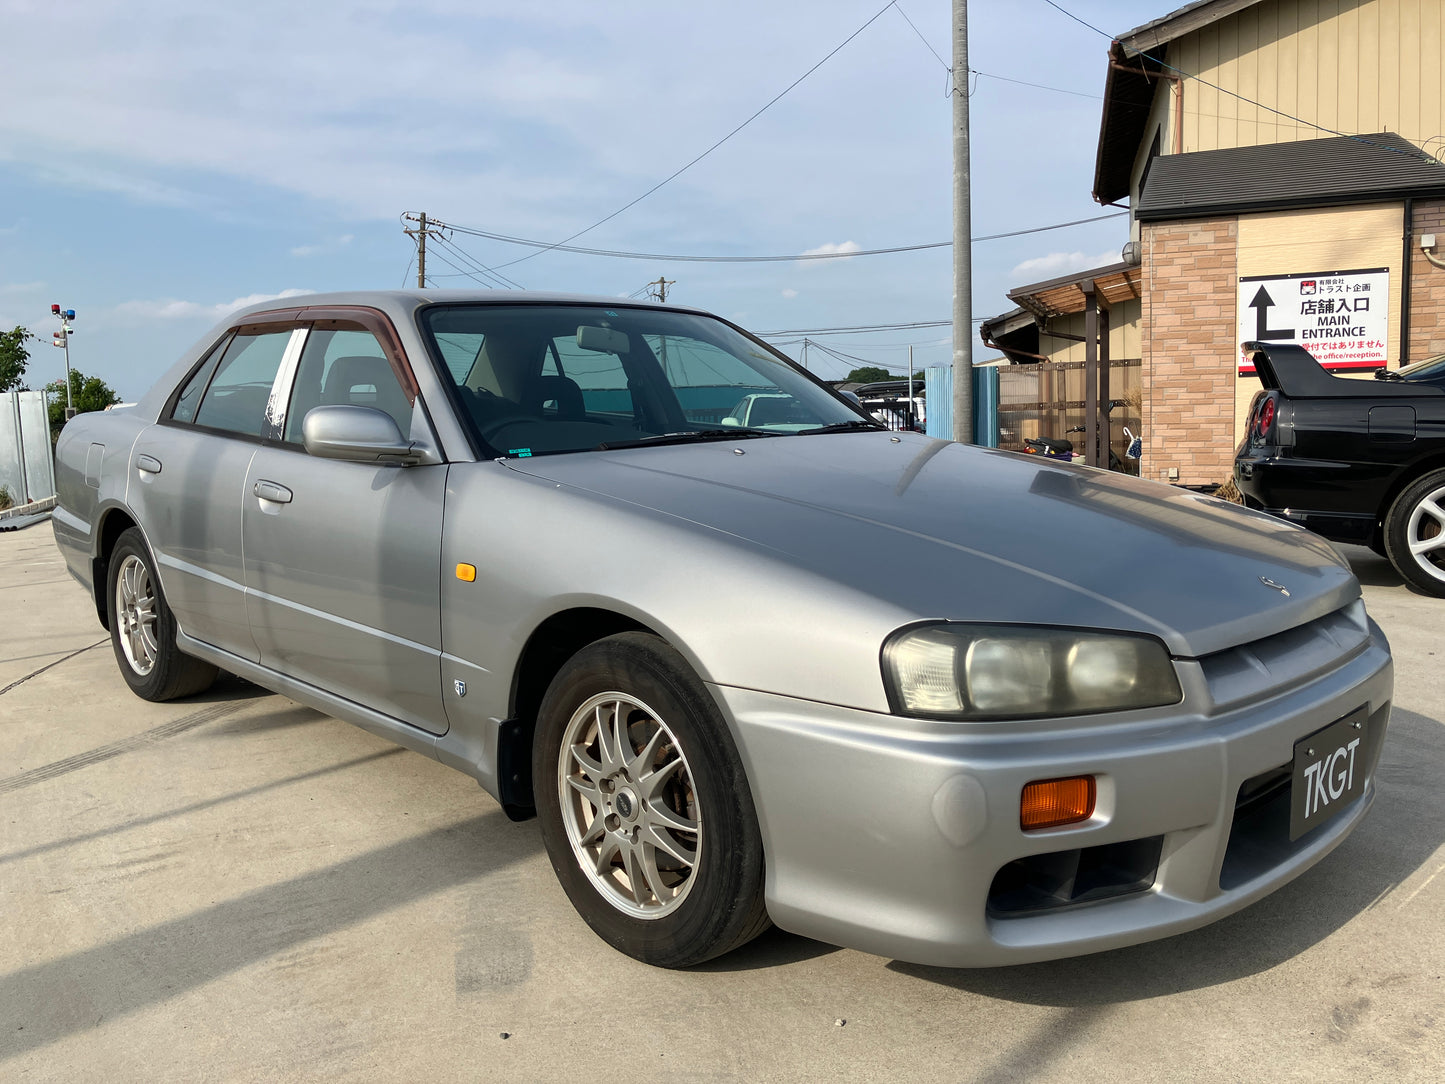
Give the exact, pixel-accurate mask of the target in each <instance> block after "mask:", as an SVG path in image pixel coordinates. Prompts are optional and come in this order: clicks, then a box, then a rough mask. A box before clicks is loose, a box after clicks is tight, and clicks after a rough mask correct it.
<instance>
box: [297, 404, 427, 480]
mask: <svg viewBox="0 0 1445 1084" xmlns="http://www.w3.org/2000/svg"><path fill="white" fill-rule="evenodd" d="M301 440H302V442H303V443H304V444H305V445H306V451H307V453H308V454H310V455H314V456H316V457H317V458H318V459H344V460H347V461H348V462H352V463H394V464H400V465H401V466H406V467H410V466H413V465H414V464H416V463H420V462H421V459H422V455H421V452H420V449H418V448H417V447H416V445H414V444H413V443H412V442H411V441H409V440H407V439H406V438H405V437H404V436H402V435H401V430H400V429H398V428H397V427H396V422H395V421H393V420H392V417H391V415H390V414H387V413H385V412H384V411H380V410H376V409H374V408H373V407H364V406H319V407H316V408H314V409H313V410H310V411H308V412H307V414H306V418H305V420H304V421H302V423H301Z"/></svg>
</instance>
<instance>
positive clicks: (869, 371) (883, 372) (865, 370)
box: [848, 365, 898, 384]
mask: <svg viewBox="0 0 1445 1084" xmlns="http://www.w3.org/2000/svg"><path fill="white" fill-rule="evenodd" d="M848 379H849V380H850V381H852V382H853V383H855V384H875V383H877V382H878V381H880V380H897V379H898V377H896V376H894V375H893V374H892V373H890V372H889V371H888V370H887V369H880V368H879V367H878V366H876V365H864V366H862V367H860V368H857V369H854V370H853V371H852V372H851V373H849V374H848Z"/></svg>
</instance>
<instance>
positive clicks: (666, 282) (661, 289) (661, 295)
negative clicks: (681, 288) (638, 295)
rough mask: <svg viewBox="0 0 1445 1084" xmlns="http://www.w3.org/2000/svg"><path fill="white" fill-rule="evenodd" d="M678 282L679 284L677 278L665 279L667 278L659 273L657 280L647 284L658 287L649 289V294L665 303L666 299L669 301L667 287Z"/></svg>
mask: <svg viewBox="0 0 1445 1084" xmlns="http://www.w3.org/2000/svg"><path fill="white" fill-rule="evenodd" d="M676 284H677V279H665V278H663V277H662V276H661V275H658V276H657V281H656V282H649V283H648V284H647V285H649V286H656V287H657V289H656V290H648V291H647V292H648V295H649V296H650V297H652V298H654V299H655V300H657V301H661V302H663V303H666V301H667V288H668V287H669V286H674V285H676Z"/></svg>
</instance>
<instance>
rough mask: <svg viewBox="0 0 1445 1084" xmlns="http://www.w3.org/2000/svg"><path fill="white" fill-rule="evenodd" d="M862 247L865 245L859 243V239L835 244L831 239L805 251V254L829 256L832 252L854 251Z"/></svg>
mask: <svg viewBox="0 0 1445 1084" xmlns="http://www.w3.org/2000/svg"><path fill="white" fill-rule="evenodd" d="M860 249H863V246H861V244H858V243H857V241H842V243H841V244H834V243H832V241H829V243H828V244H819V246H818V247H816V249H808V250H805V251H803V256H828V254H832V253H854V251H858V250H860Z"/></svg>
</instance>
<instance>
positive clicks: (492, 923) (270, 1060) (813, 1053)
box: [0, 525, 1445, 1082]
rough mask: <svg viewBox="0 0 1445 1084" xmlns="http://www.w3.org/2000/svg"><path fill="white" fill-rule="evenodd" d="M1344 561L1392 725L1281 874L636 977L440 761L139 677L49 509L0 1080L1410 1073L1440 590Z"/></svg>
mask: <svg viewBox="0 0 1445 1084" xmlns="http://www.w3.org/2000/svg"><path fill="white" fill-rule="evenodd" d="M1348 556H1349V557H1350V559H1351V561H1352V563H1353V564H1354V565H1355V568H1356V570H1357V572H1358V573H1359V575H1360V576H1361V578H1362V580H1363V581H1364V582H1365V584H1366V597H1367V601H1368V605H1369V608H1370V611H1371V613H1372V614H1373V615H1374V616H1375V618H1376V619H1377V620H1378V621H1380V623H1381V624H1382V625H1383V626H1384V628H1385V629H1386V631H1387V633H1388V634H1389V636H1390V638H1391V641H1392V644H1393V646H1394V649H1395V653H1396V660H1397V690H1396V691H1397V697H1396V707H1395V715H1394V720H1393V722H1392V725H1391V731H1390V737H1389V740H1388V742H1387V745H1386V748H1385V752H1384V756H1383V760H1382V763H1381V766H1380V771H1379V776H1378V779H1379V789H1380V795H1379V799H1378V801H1377V803H1376V806H1375V809H1374V811H1373V812H1372V814H1371V815H1370V817H1369V818H1368V819H1367V820H1366V821H1365V823H1364V824H1363V825H1362V826H1361V828H1360V829H1359V830H1358V831H1357V832H1356V833H1355V834H1354V835H1353V836H1352V837H1351V838H1350V839H1349V840H1348V841H1347V842H1346V843H1345V844H1344V845H1343V846H1342V847H1341V848H1340V849H1339V850H1338V851H1336V852H1335V854H1334V855H1332V856H1331V857H1330V858H1328V859H1326V860H1325V861H1324V862H1323V863H1322V864H1321V865H1320V866H1318V867H1316V868H1315V869H1314V870H1312V871H1311V872H1309V873H1308V874H1306V875H1305V876H1304V877H1302V878H1300V879H1299V880H1298V881H1296V882H1294V883H1293V884H1291V885H1290V886H1288V887H1287V888H1285V889H1283V890H1281V891H1280V892H1278V893H1276V894H1274V895H1273V896H1271V897H1269V898H1267V899H1266V900H1264V901H1262V902H1261V903H1259V904H1256V905H1255V906H1253V907H1251V908H1249V909H1247V910H1245V911H1244V912H1242V913H1240V914H1238V915H1235V916H1233V917H1231V918H1229V919H1226V920H1224V921H1222V922H1220V923H1218V924H1216V925H1214V926H1212V927H1209V928H1207V929H1204V930H1201V931H1198V932H1196V933H1192V934H1188V935H1185V936H1182V937H1176V938H1172V939H1169V940H1166V941H1161V942H1156V943H1154V944H1151V945H1145V946H1141V947H1138V948H1134V949H1127V950H1121V951H1117V952H1111V953H1105V954H1102V955H1097V956H1089V957H1083V958H1080V959H1075V960H1066V961H1061V962H1057V963H1051V964H1038V965H1032V966H1028V967H1019V968H1009V969H1001V970H989V971H946V970H940V969H931V968H923V967H916V966H912V965H904V964H898V963H893V962H890V961H887V960H884V959H880V958H877V957H873V956H868V955H864V954H862V953H857V952H852V951H846V950H841V949H835V948H832V947H830V946H827V945H822V944H819V943H816V942H812V941H808V940H805V939H802V938H798V937H793V936H790V935H787V934H783V933H779V932H777V931H773V932H770V933H769V934H767V935H765V936H764V937H763V938H762V939H760V940H759V941H758V942H756V943H754V944H753V945H752V946H749V947H748V948H746V949H744V950H742V951H740V952H738V953H735V954H733V955H732V956H729V957H726V958H725V959H723V960H720V961H717V962H716V963H714V964H713V965H710V966H708V967H704V968H701V969H698V970H695V971H691V972H666V971H659V970H655V969H652V968H648V967H645V966H643V965H641V964H638V963H635V962H634V961H632V960H630V959H628V958H626V957H623V956H621V955H619V954H617V953H616V952H613V951H612V950H611V949H609V948H607V947H606V946H605V945H604V944H603V943H602V942H601V941H599V940H598V939H597V938H596V937H595V936H594V935H593V934H592V933H591V931H590V930H589V929H588V928H587V927H586V926H585V925H584V924H583V923H582V922H581V920H580V919H578V918H577V917H576V915H575V914H574V913H573V911H572V909H571V907H570V905H569V904H568V903H567V900H566V898H565V897H564V896H563V894H562V891H561V889H560V888H559V887H558V885H557V883H556V881H555V879H554V878H553V875H552V872H551V868H550V866H549V864H548V862H547V859H546V856H545V854H544V853H543V851H542V848H541V844H540V841H539V839H538V836H537V829H536V824H535V823H534V822H533V823H524V824H512V823H510V822H509V821H507V819H506V818H505V817H504V816H503V815H502V813H501V812H500V810H499V809H498V808H497V806H496V804H495V803H494V802H493V801H492V800H491V799H490V798H489V797H487V796H486V795H485V793H483V792H482V791H481V790H480V789H479V788H478V787H477V786H476V784H475V783H474V782H472V781H471V780H470V779H467V778H465V777H463V776H462V775H460V774H458V773H455V772H452V771H450V770H448V769H446V768H443V767H441V766H440V765H438V764H436V763H435V762H433V761H430V760H428V759H426V758H425V757H422V756H419V755H416V754H413V753H410V752H404V751H402V750H399V749H396V748H395V747H393V746H390V745H388V744H387V743H385V742H383V741H381V740H380V739H378V738H375V737H373V736H371V735H369V734H367V733H365V732H363V731H361V730H358V729H355V728H353V727H350V726H347V725H346V724H343V723H340V722H337V721H335V720H332V719H329V718H326V717H325V716H322V715H319V714H317V713H316V712H313V711H310V710H309V709H306V708H302V707H300V706H298V705H296V704H295V703H294V702H292V701H290V700H287V699H286V698H284V697H280V696H275V695H272V694H270V693H267V692H265V691H263V690H261V689H259V688H256V687H255V686H252V685H249V684H247V683H245V682H242V681H240V680H239V679H234V678H230V679H226V680H224V681H222V682H221V683H219V684H218V685H217V686H216V687H215V688H213V689H212V690H210V691H209V692H207V693H206V694H204V695H202V696H200V697H195V698H191V699H189V700H185V701H180V702H176V703H171V704H162V705H157V704H148V703H145V702H143V701H141V700H139V699H137V698H136V697H134V696H133V695H131V694H130V692H129V691H128V690H127V689H126V687H125V684H124V682H123V681H122V680H121V678H120V676H119V674H118V673H117V671H116V666H115V661H114V659H113V657H112V655H111V648H110V644H109V640H108V639H107V638H105V634H104V631H103V630H102V629H101V628H100V626H99V624H98V623H97V621H96V618H95V612H94V607H93V605H92V603H91V602H90V600H89V599H87V598H86V597H85V596H84V594H83V592H82V591H81V590H80V588H79V587H78V586H77V585H76V584H75V583H74V581H72V580H70V578H69V577H68V576H67V575H66V573H65V571H64V568H63V565H62V562H61V560H60V557H59V555H58V553H57V552H56V550H55V545H54V541H53V538H52V536H51V531H50V528H49V526H48V525H40V526H36V527H30V528H27V529H25V530H22V531H17V532H13V533H7V534H0V614H3V620H0V690H3V691H0V914H3V921H4V929H5V936H3V937H0V1078H3V1079H7V1080H8V1079H16V1080H67V1081H73V1080H99V1079H105V1080H107V1081H128V1080H145V1081H148V1082H151V1081H171V1080H176V1081H180V1080H186V1081H190V1080H227V1081H230V1080H285V1079H315V1078H326V1079H342V1080H378V1079H388V1080H389V1079H420V1078H425V1079H433V1080H481V1079H498V1080H539V1081H540V1080H555V1079H559V1078H562V1077H568V1078H577V1079H589V1080H602V1081H611V1080H618V1081H623V1080H625V1081H629V1082H631V1081H638V1080H643V1081H645V1080H663V1079H667V1080H689V1081H690V1080H732V1079H760V1080H764V1079H765V1080H817V1079H824V1078H827V1079H842V1080H865V1079H867V1080H871V1079H912V1080H987V1081H1005V1080H1024V1079H1031V1078H1036V1077H1043V1076H1046V1075H1047V1076H1055V1075H1059V1076H1067V1077H1068V1078H1071V1079H1073V1080H1080V1081H1088V1080H1110V1081H1116V1080H1126V1081H1127V1080H1156V1079H1188V1080H1221V1081H1223V1080H1230V1081H1232V1080H1274V1079H1295V1078H1301V1079H1310V1080H1392V1081H1393V1080H1436V1079H1439V1078H1440V1077H1441V1076H1442V1075H1445V917H1442V911H1445V876H1442V875H1441V874H1442V872H1445V846H1442V844H1445V789H1442V777H1445V771H1442V768H1445V722H1442V719H1445V698H1442V692H1445V682H1442V679H1441V667H1440V659H1439V658H1437V650H1438V648H1437V644H1438V642H1439V640H1440V637H1439V635H1438V632H1437V630H1438V629H1439V628H1440V626H1441V623H1442V618H1445V600H1437V599H1428V598H1424V597H1422V596H1419V595H1416V594H1413V593H1411V592H1409V591H1408V590H1407V589H1405V588H1404V587H1403V586H1401V584H1400V581H1399V579H1398V577H1396V576H1395V575H1394V574H1393V572H1392V571H1391V570H1390V568H1389V566H1388V565H1387V564H1386V563H1385V562H1384V561H1382V560H1380V559H1379V558H1376V557H1375V556H1374V555H1373V554H1370V553H1369V552H1368V551H1364V550H1354V549H1351V550H1349V551H1348ZM819 814H820V815H826V810H820V811H819ZM839 1021H845V1023H842V1024H840V1023H839Z"/></svg>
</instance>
